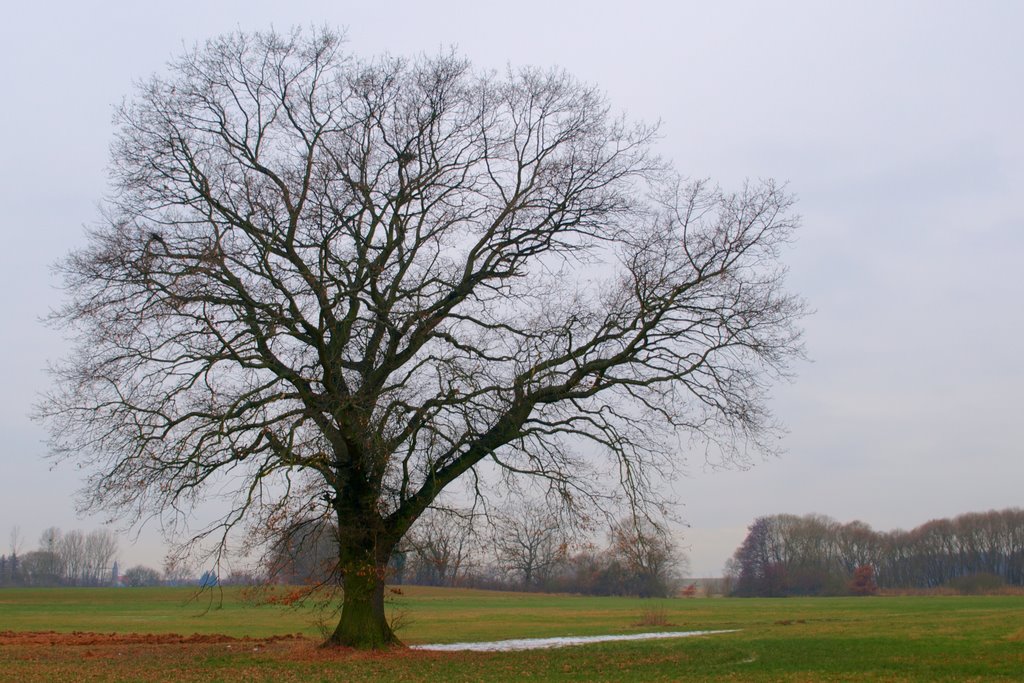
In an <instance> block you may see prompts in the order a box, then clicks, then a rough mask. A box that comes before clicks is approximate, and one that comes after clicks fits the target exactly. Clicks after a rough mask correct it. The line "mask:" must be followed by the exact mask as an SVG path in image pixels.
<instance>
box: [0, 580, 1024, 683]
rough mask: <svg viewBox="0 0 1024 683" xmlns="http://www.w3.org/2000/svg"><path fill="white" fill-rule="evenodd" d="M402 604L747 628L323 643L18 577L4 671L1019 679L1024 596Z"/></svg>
mask: <svg viewBox="0 0 1024 683" xmlns="http://www.w3.org/2000/svg"><path fill="white" fill-rule="evenodd" d="M393 602H394V605H393V609H395V610H396V614H397V615H399V619H400V621H401V623H402V624H403V626H402V627H401V629H400V630H399V632H398V633H399V636H400V637H401V638H402V639H403V640H404V641H405V642H406V643H408V644H417V643H428V642H432V643H446V642H459V641H478V640H499V639H509V638H530V637H550V636H566V635H600V634H610V633H621V634H626V633H643V632H650V631H659V630H662V631H689V630H718V629H739V630H738V631H737V632H735V633H727V634H718V635H711V636H703V637H696V638H685V639H672V640H656V641H638V642H617V643H600V644H592V645H585V646H579V647H569V648H563V649H556V650H536V651H525V652H491V653H474V652H458V653H443V652H425V651H402V652H398V653H388V654H379V653H366V652H353V651H344V650H343V651H325V650H321V649H318V648H317V644H318V642H319V639H320V633H319V629H318V627H317V625H316V621H317V616H316V614H315V613H313V612H312V611H311V610H310V609H308V608H303V609H296V608H289V607H282V606H279V605H272V604H262V605H257V604H255V603H253V602H252V601H251V600H247V599H245V596H244V594H243V593H242V592H241V591H240V590H239V589H225V590H224V591H223V592H222V593H221V592H219V591H214V592H207V593H204V594H202V595H200V596H199V597H198V598H196V597H195V594H194V591H193V590H192V589H187V588H180V589H170V588H156V589H39V590H30V589H11V590H3V591H0V680H5V681H7V680H10V681H19V682H27V681H52V680H64V681H78V680H123V681H135V680H139V681H208V680H213V681H217V680H221V681H236V680H245V681H260V680H266V681H480V680H485V681H503V680H509V681H511V680H565V681H570V680H572V681H674V680H701V681H730V680H733V681H735V680H742V681H775V680H783V681H819V680H821V681H824V680H828V681H863V680H877V681H918V680H919V681H933V680H958V681H970V680H976V681H991V680H1020V679H1024V597H1021V596H993V597H875V598H807V599H797V598H787V599H774V600H770V599H693V600H683V599H676V600H639V599H628V598H589V597H576V596H551V595H535V594H519V593H498V592H488V591H472V590H458V589H441V588H420V587H405V588H403V594H402V595H399V596H396V597H395V598H394V599H393ZM325 618H326V620H327V621H328V622H331V620H332V617H330V616H326V617H325ZM645 621H646V622H662V623H661V624H660V625H653V626H652V625H641V622H645Z"/></svg>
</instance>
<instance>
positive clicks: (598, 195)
mask: <svg viewBox="0 0 1024 683" xmlns="http://www.w3.org/2000/svg"><path fill="white" fill-rule="evenodd" d="M117 123H118V129H117V133H116V137H115V141H114V143H113V148H112V150H113V151H112V162H111V171H110V177H111V181H112V188H111V191H110V195H109V197H108V198H107V199H106V201H105V203H104V207H105V208H104V212H103V219H102V221H100V222H99V223H98V224H97V225H95V226H94V227H93V228H92V229H91V230H90V231H89V235H88V242H87V244H86V246H84V247H83V248H80V249H78V250H76V251H74V252H73V253H72V254H71V255H70V256H69V257H68V258H67V259H66V260H64V261H63V263H62V264H61V270H62V272H63V277H64V282H65V285H66V288H67V293H68V301H67V304H66V306H65V307H64V308H63V309H62V310H60V311H59V312H58V313H57V314H56V316H55V317H56V320H57V321H58V323H60V324H63V325H65V326H66V327H67V329H69V330H70V332H71V334H73V335H75V336H76V338H77V350H76V351H75V352H74V353H73V354H71V355H70V356H69V357H68V358H66V359H65V360H64V361H63V362H62V364H60V365H59V366H58V367H57V381H56V389H55V390H54V392H53V393H52V395H51V396H49V397H48V398H47V399H46V400H45V402H44V404H43V405H42V406H41V409H40V414H41V415H42V416H43V417H44V419H46V420H47V421H48V423H49V424H50V426H51V430H52V441H53V450H54V452H55V453H56V454H57V456H58V457H61V456H63V457H67V458H70V459H73V460H75V461H79V462H81V463H83V464H85V465H86V466H87V467H88V469H89V470H90V471H91V472H92V473H93V475H92V478H91V479H90V480H89V483H88V485H87V489H86V491H87V500H86V502H87V503H89V504H91V505H92V506H94V507H98V508H104V509H114V510H120V511H121V512H123V513H126V514H129V515H137V516H139V518H141V517H142V516H145V515H149V514H153V513H157V514H166V515H173V514H180V515H186V516H187V515H188V514H189V512H190V510H191V509H192V507H193V506H194V505H196V504H197V503H198V502H200V501H202V500H203V499H204V497H207V496H209V495H211V492H215V494H214V495H216V496H217V497H218V499H219V500H220V501H225V500H228V499H230V503H231V506H230V511H229V512H227V513H226V514H225V515H224V517H223V518H222V519H220V520H219V522H218V523H217V524H215V525H214V526H211V527H209V528H206V529H205V531H207V532H210V533H215V534H218V535H221V536H219V537H221V538H223V537H224V536H223V534H226V533H227V532H228V531H230V530H232V529H235V528H239V529H240V530H249V531H251V532H254V533H255V534H256V538H259V534H260V532H261V531H263V530H265V529H275V528H276V529H280V528H281V527H282V526H283V525H284V524H287V523H291V522H292V521H294V520H295V519H297V518H301V517H310V516H313V517H315V516H318V515H324V516H329V517H331V518H332V519H333V520H334V521H335V523H336V525H337V528H338V530H339V531H338V547H339V558H338V574H339V576H341V577H342V581H343V584H344V602H343V606H342V611H341V618H340V622H339V624H338V627H337V630H336V631H335V632H334V635H333V636H332V638H331V642H334V643H345V644H353V645H360V646H381V645H384V644H388V643H391V642H394V640H395V639H394V635H393V634H392V633H391V631H390V629H389V627H388V625H387V623H386V620H385V616H384V608H383V584H384V580H385V576H384V572H385V567H386V563H387V561H388V557H389V555H390V554H391V552H392V549H393V548H394V547H395V545H396V544H397V543H398V541H399V539H401V538H402V536H403V534H405V533H406V531H407V530H408V529H409V527H410V525H412V524H413V522H414V521H416V519H417V518H418V517H419V516H420V515H421V514H422V513H423V512H424V510H426V509H427V508H428V506H430V505H431V503H432V501H434V500H435V498H436V497H437V496H438V494H439V493H440V492H441V491H443V490H444V489H445V488H446V487H449V486H450V485H451V484H452V483H453V482H455V481H456V480H459V479H460V478H462V477H466V476H467V475H468V476H469V478H470V479H473V477H476V479H473V481H474V483H475V484H476V485H477V486H476V488H477V492H478V493H486V487H487V486H488V485H492V484H493V482H494V481H495V478H494V477H491V478H490V479H488V477H487V470H488V469H490V470H493V471H504V472H506V473H508V474H509V475H515V476H539V477H545V478H547V479H548V481H549V482H550V483H551V485H552V486H554V487H555V488H557V489H560V490H561V492H562V493H563V494H564V495H565V496H566V497H567V499H573V500H584V499H586V497H587V496H588V495H592V494H594V493H595V492H597V491H598V489H597V488H595V486H596V484H595V482H594V481H593V480H592V479H590V478H588V477H586V476H584V472H585V471H587V470H586V467H585V466H586V465H587V464H588V463H589V464H595V463H598V464H599V463H601V462H605V463H610V465H611V467H612V469H613V471H617V472H618V478H619V480H620V481H621V484H622V485H623V487H624V490H625V491H626V492H627V493H628V494H629V496H630V498H631V500H632V501H633V502H634V503H635V504H637V505H642V504H643V503H644V501H645V500H646V499H647V498H646V495H647V493H648V492H649V491H650V490H651V486H650V485H651V484H652V478H654V477H656V476H659V475H660V473H661V471H662V470H663V468H664V467H667V466H670V464H671V462H672V461H673V460H674V459H676V458H677V457H678V456H677V455H676V454H677V453H678V452H679V451H680V450H681V449H682V445H681V444H683V443H684V442H682V441H680V440H679V437H680V435H691V436H692V435H699V436H700V437H701V438H702V439H703V442H704V443H705V444H713V445H715V447H716V448H718V449H720V450H721V452H722V455H723V456H724V457H726V458H729V457H734V456H736V455H741V456H742V455H743V454H745V453H747V452H749V451H751V450H757V449H759V448H761V447H762V446H763V445H764V444H766V443H770V442H771V439H770V438H765V437H768V436H769V432H770V431H771V429H772V428H773V425H772V423H771V419H770V415H769V413H768V411H767V410H766V407H765V389H766V387H767V385H768V382H769V381H770V380H771V379H772V378H773V377H775V376H777V375H779V374H780V373H784V372H785V370H786V367H787V363H788V362H789V361H790V360H791V359H792V357H793V356H794V354H796V353H799V333H798V330H797V329H796V327H795V320H796V319H797V318H798V317H799V315H800V314H801V303H800V301H799V300H798V299H796V298H794V297H793V296H791V295H790V294H788V293H787V292H786V291H784V289H783V288H782V270H781V268H780V266H779V265H778V259H777V250H778V248H779V245H780V244H781V243H783V242H785V241H786V240H787V239H788V238H789V236H790V234H791V231H792V229H793V227H794V224H795V219H794V217H793V216H792V214H791V213H790V212H789V209H790V205H791V199H790V197H789V196H787V194H786V193H785V192H784V191H782V190H781V189H780V188H779V187H777V186H776V185H774V184H773V183H771V182H764V183H758V184H750V185H748V186H747V187H745V188H743V189H742V190H741V191H740V192H738V193H734V194H728V193H724V192H722V191H720V190H718V189H716V188H715V187H713V186H712V185H710V184H708V183H705V182H692V183H687V182H682V181H680V180H679V179H677V178H676V176H675V175H674V174H673V173H672V171H671V169H670V168H669V167H668V165H667V164H665V163H663V162H662V161H660V160H659V159H658V158H657V157H655V156H654V155H653V153H652V151H651V142H652V136H653V133H654V130H653V129H652V128H651V127H647V126H643V125H634V124H631V123H629V122H628V121H626V120H625V119H623V118H619V117H615V116H613V115H612V114H610V113H609V105H608V103H607V102H606V100H605V99H604V98H603V96H602V95H601V94H600V93H599V92H597V91H596V90H594V89H593V88H591V87H587V86H584V85H581V84H580V83H578V82H576V81H574V80H573V79H571V78H570V77H568V76H567V75H565V74H564V73H562V72H559V71H542V70H536V69H523V70H510V71H509V72H508V73H506V74H502V75H498V74H492V73H483V74H481V73H477V72H475V71H473V70H472V69H471V68H470V66H469V65H468V64H467V63H466V62H465V61H463V60H462V59H460V58H459V57H457V56H455V55H440V56H436V57H422V58H417V59H413V60H409V61H406V60H402V59H395V58H389V57H385V58H379V59H375V60H371V61H362V60H359V59H356V58H354V57H352V56H350V55H348V54H346V53H345V52H344V51H343V50H342V49H341V46H340V41H339V39H338V37H337V36H336V35H333V34H331V33H330V32H326V31H322V32H316V33H315V34H313V35H310V34H308V33H307V34H301V33H298V32H295V33H292V34H290V35H278V34H272V33H270V34H234V35H229V36H226V37H222V38H219V39H216V40H213V41H211V42H208V43H207V44H205V45H204V46H201V47H198V48H196V49H194V50H192V51H190V52H188V53H187V54H185V56H183V57H181V58H180V59H178V60H177V61H175V62H173V63H172V64H170V65H169V73H168V74H167V75H166V76H162V77H154V78H152V79H151V80H149V81H147V82H145V83H142V84H141V85H140V86H139V87H138V90H137V92H136V93H135V95H134V96H133V97H132V98H130V99H129V100H128V101H127V102H126V103H125V104H124V105H123V106H122V107H121V108H120V109H119V111H118V114H117ZM602 458H604V460H603V461H602ZM595 466H597V465H595ZM488 482H492V484H488ZM225 492H229V493H230V495H228V496H226V495H225ZM231 496H233V497H231Z"/></svg>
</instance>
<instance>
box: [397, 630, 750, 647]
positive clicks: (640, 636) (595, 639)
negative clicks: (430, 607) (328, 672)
mask: <svg viewBox="0 0 1024 683" xmlns="http://www.w3.org/2000/svg"><path fill="white" fill-rule="evenodd" d="M736 630H737V629H730V630H726V631H666V632H660V633H631V634H626V635H617V636H576V637H571V636H567V637H563V638H519V639H516V640H494V641H491V642H485V643H436V644H430V645H410V646H409V647H410V648H411V649H413V650H433V651H438V652H457V651H472V652H508V651H512V650H542V649H546V648H552V647H566V646H568V645H586V644H587V643H605V642H608V641H615V640H659V639H662V638H690V637H692V636H709V635H714V634H716V633H735V632H736Z"/></svg>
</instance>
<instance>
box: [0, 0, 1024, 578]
mask: <svg viewBox="0 0 1024 683" xmlns="http://www.w3.org/2000/svg"><path fill="white" fill-rule="evenodd" d="M628 5H629V7H628V9H626V6H627V3H625V2H621V1H620V2H596V1H594V0H588V1H587V2H558V1H557V0H545V1H543V2H536V1H534V0H530V1H527V2H514V3H513V2H506V3H500V4H498V3H487V2H482V1H481V0H476V1H474V2H450V1H447V0H434V1H433V2H415V1H410V2H390V3H389V2H383V1H382V2H378V3H369V2H358V3H356V2H349V1H347V0H335V1H331V2H327V1H326V0H322V1H321V2H301V1H297V0H292V1H290V2H280V0H274V1H273V2H261V1H254V0H247V1H245V2H217V3H213V2H191V1H188V2H169V3H145V2H131V3H129V2H103V3H98V2H82V1H79V2H67V3H60V2H46V1H45V0H39V1H37V2H22V3H14V4H12V5H11V6H10V8H8V9H6V10H5V11H4V15H3V22H2V23H0V65H2V67H0V69H2V70H0V93H2V103H3V105H2V107H0V155H2V161H3V163H2V164H0V207H2V209H3V213H2V214H0V215H2V216H3V219H2V220H3V224H2V235H3V243H2V245H0V304H2V305H0V311H2V318H0V319H2V321H3V322H2V325H3V328H2V329H3V332H2V337H0V354H2V355H0V358H2V359H3V363H4V370H5V371H4V373H3V381H2V382H0V553H3V552H7V550H8V549H7V542H6V541H7V535H8V533H9V530H10V529H11V528H12V527H14V526H15V525H17V526H19V527H20V530H21V534H22V536H23V537H24V539H25V541H24V545H23V547H22V550H29V549H32V548H34V547H35V546H36V541H37V539H38V536H39V533H40V532H41V531H42V529H44V528H45V527H47V526H53V525H55V526H60V527H62V528H64V529H73V528H82V529H91V528H95V527H97V526H99V524H100V522H101V520H98V519H79V518H78V517H76V514H75V505H74V492H75V490H76V489H77V487H78V485H79V483H80V477H81V473H80V472H78V471H76V470H75V468H74V467H73V466H69V465H60V466H57V467H56V468H52V464H51V463H50V462H48V461H47V460H46V459H45V457H44V456H45V445H44V444H43V439H44V433H43V431H42V429H41V428H40V427H39V426H38V425H36V424H33V423H32V422H31V421H30V420H29V419H28V413H29V411H30V410H31V405H32V403H33V401H34V400H35V399H36V397H37V396H38V395H39V394H40V393H41V392H42V391H44V390H45V389H46V387H47V384H48V381H49V380H48V377H47V376H46V374H45V372H44V368H45V366H46V363H47V360H48V359H55V358H58V357H60V356H61V355H62V353H63V352H64V348H65V346H64V344H63V342H62V340H61V337H60V335H59V334H58V333H56V332H54V331H52V330H49V329H47V328H46V327H44V326H42V325H41V324H40V323H39V318H40V317H41V316H43V315H45V314H46V312H47V311H48V309H50V308H52V307H54V306H56V305H58V304H59V302H60V300H61V294H60V292H59V290H58V289H57V287H56V285H57V282H56V280H55V279H54V277H53V276H52V274H51V272H50V266H51V265H52V264H53V262H54V261H55V260H57V259H58V258H60V257H61V256H63V255H64V254H65V253H67V251H68V250H70V249H71V248H73V247H75V246H76V245H80V244H82V242H83V225H84V224H87V223H90V222H92V221H93V220H95V219H96V217H97V208H96V207H97V202H98V201H99V200H100V199H101V198H102V197H103V194H104V192H105V188H106V179H105V170H104V169H105V164H106V161H107V146H108V143H109V141H110V139H111V134H112V126H111V123H110V119H111V114H112V111H113V107H114V106H115V105H116V104H117V103H119V102H120V101H121V99H122V98H123V97H125V96H128V95H130V94H131V92H132V88H133V82H135V81H136V80H138V79H141V78H144V77H146V76H148V75H150V74H152V73H153V72H158V71H160V70H161V69H162V68H163V65H164V64H165V63H166V62H167V61H168V59H169V58H171V57H172V56H173V55H175V54H177V53H179V52H180V51H181V48H182V45H192V44H193V43H195V42H197V41H202V40H204V39H205V38H208V37H210V36H214V35H217V34H220V33H223V32H227V31H231V30H235V29H239V28H241V29H243V30H254V29H266V28H269V27H271V26H273V27H276V28H278V29H287V28H289V27H291V26H293V25H296V24H297V25H302V26H309V25H314V24H315V25H327V26H331V27H338V28H347V30H348V37H349V43H348V46H349V48H350V49H351V50H352V51H353V52H355V53H358V54H361V55H364V56H369V55H374V54H379V53H381V52H385V51H386V52H390V53H392V54H398V55H410V54H414V53H419V52H423V51H426V52H435V51H436V50H437V49H438V48H440V47H443V46H449V45H455V46H457V47H458V48H459V50H460V51H461V52H462V53H463V54H464V55H465V56H466V57H468V58H470V59H471V60H472V61H473V62H474V63H475V64H476V65H477V66H479V67H484V68H502V67H503V66H504V65H505V64H513V65H525V64H532V65H539V66H550V65H557V66H561V67H564V68H565V69H567V70H568V71H569V72H571V73H573V74H574V75H576V76H577V77H579V78H580V79H582V80H584V81H586V82H590V83H595V84H597V85H599V86H600V87H601V88H602V89H603V90H605V91H606V92H607V94H608V96H609V98H610V99H611V101H612V102H613V103H614V105H615V106H616V107H618V108H620V109H622V110H624V111H625V112H627V113H628V114H629V115H630V116H631V117H633V118H640V119H645V120H648V121H654V120H659V119H660V120H661V121H662V122H663V126H662V132H663V140H662V141H661V143H660V151H661V152H662V153H663V154H664V156H666V157H668V158H671V159H673V160H674V162H675V164H676V167H677V168H678V169H679V170H680V171H682V172H683V173H684V174H686V175H689V176H692V177H705V176H707V177H711V178H713V179H715V180H718V181H720V182H721V183H722V184H723V185H724V186H726V187H736V186H737V185H738V184H739V183H741V182H742V181H743V179H745V178H769V177H771V178H776V179H778V180H783V181H787V182H788V183H789V188H790V189H791V190H792V191H793V192H794V193H795V194H796V195H797V196H798V198H799V204H798V211H799V213H800V214H801V215H802V217H803V227H802V229H801V231H800V233H799V235H798V239H797V241H796V243H795V244H794V245H793V247H792V248H791V249H790V250H789V252H788V253H787V254H786V261H787V263H788V265H789V267H790V270H791V276H790V282H791V287H792V288H793V289H794V290H795V291H797V292H799V293H801V294H802V295H803V296H804V297H805V298H806V299H807V300H808V302H809V304H810V306H811V307H812V308H813V309H814V310H815V311H816V313H815V314H814V315H813V316H812V317H810V318H809V319H808V320H807V321H806V324H805V327H806V342H807V349H808V353H809V356H810V357H811V359H812V362H810V363H805V364H801V365H800V366H798V367H797V372H798V378H797V380H796V382H795V383H793V384H792V385H787V386H781V387H779V388H778V389H777V390H776V391H775V393H774V398H773V402H772V405H773V408H774V410H775V412H776V414H777V416H778V418H779V419H780V420H781V421H783V422H784V423H785V424H786V425H787V426H788V429H789V434H788V436H787V437H786V438H785V440H784V447H785V448H786V450H787V452H786V453H785V455H783V457H781V458H779V459H772V460H770V461H766V462H761V463H758V464H757V465H756V466H755V467H753V468H752V469H749V470H747V471H743V472H737V471H717V472H711V471H706V470H705V468H704V466H703V462H702V460H701V457H700V455H699V454H694V455H693V456H692V457H690V459H689V465H688V470H689V476H688V477H686V478H684V479H681V480H680V481H678V482H677V483H676V484H675V485H674V491H675V495H676V497H677V498H678V500H679V502H680V503H681V504H683V507H681V508H680V515H681V516H682V517H683V518H684V519H685V520H687V521H688V523H689V525H690V527H689V528H688V529H686V530H683V531H681V532H680V533H681V534H682V535H684V536H685V540H684V543H685V544H686V545H687V546H689V552H690V555H691V557H692V561H693V570H694V573H695V574H697V575H712V574H717V573H719V572H720V571H721V568H722V565H723V563H724V562H725V560H726V558H727V557H728V556H729V555H731V553H732V551H733V550H734V549H735V547H736V546H737V545H738V544H739V543H740V542H741V541H742V539H743V536H744V534H745V528H746V526H747V525H748V524H749V523H750V522H751V521H752V520H753V519H754V518H755V517H757V516H759V515H765V514H774V513H780V512H788V513H795V514H803V513H808V512H817V513H822V514H827V515H830V516H832V517H835V518H837V519H839V520H841V521H850V520H853V519H861V520H863V521H865V522H867V523H869V524H871V525H872V526H874V527H875V528H878V529H884V530H888V529H892V528H897V527H898V528H910V527H913V526H916V525H918V524H920V523H922V522H925V521H927V520H929V519H932V518H935V517H948V516H954V515H956V514H959V513H962V512H969V511H979V510H987V509H992V508H1004V507H1016V506H1020V505H1021V504H1022V502H1024V501H1022V498H1024V493H1022V486H1021V484H1022V482H1024V457H1022V456H1024V448H1022V443H1024V419H1022V418H1021V416H1020V414H1019V413H1020V408H1021V404H1022V402H1024V398H1022V390H1021V387H1022V386H1024V369H1022V368H1024V363H1022V361H1021V355H1020V351H1021V346H1022V343H1021V340H1022V339H1024V279H1022V275H1021V273H1022V262H1024V201H1022V200H1024V48H1022V47H1021V42H1020V40H1021V38H1020V31H1021V27H1022V26H1024V3H1020V2H1014V1H1011V0H1008V1H1006V2H985V1H977V2H971V3H966V2H955V3H954V2H937V1H934V0H928V1H922V2H897V1H894V0H886V1H884V2H866V1H861V2H857V3H843V5H844V7H837V5H839V3H824V2H818V1H815V2H777V3H768V2H714V3H712V2H699V3H698V2H684V1H679V0H676V1H674V2H643V1H638V0H633V2H631V3H628ZM683 455H685V454H681V456H683ZM161 557H162V552H161V549H160V545H159V540H158V535H157V534H156V533H155V530H147V531H144V532H143V534H142V536H141V537H140V539H139V541H138V542H137V543H136V544H135V545H129V544H128V543H127V542H122V551H121V558H122V563H123V566H124V565H126V564H134V563H136V562H145V563H148V564H151V565H154V566H159V564H160V561H161Z"/></svg>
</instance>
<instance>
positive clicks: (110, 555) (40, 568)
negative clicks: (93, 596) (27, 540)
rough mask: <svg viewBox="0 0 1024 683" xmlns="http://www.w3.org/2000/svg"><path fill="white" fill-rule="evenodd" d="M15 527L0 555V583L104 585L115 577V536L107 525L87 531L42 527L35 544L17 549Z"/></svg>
mask: <svg viewBox="0 0 1024 683" xmlns="http://www.w3.org/2000/svg"><path fill="white" fill-rule="evenodd" d="M16 539H17V531H15V532H14V533H12V542H11V549H10V552H9V553H8V554H7V555H3V556H0V586H105V585H109V584H111V583H112V582H113V581H114V579H115V571H114V566H115V564H116V562H115V558H116V556H117V537H116V536H114V534H113V533H112V532H111V531H109V530H108V529H98V530H96V531H90V532H88V533H86V532H83V531H79V530H77V529H76V530H74V531H68V532H63V531H61V530H60V529H58V528H57V527H50V528H49V529H46V530H45V531H44V532H43V533H42V535H41V536H40V538H39V548H38V549H36V550H32V551H29V552H26V553H24V554H20V553H19V547H18V546H19V545H20V541H18V540H16Z"/></svg>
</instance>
